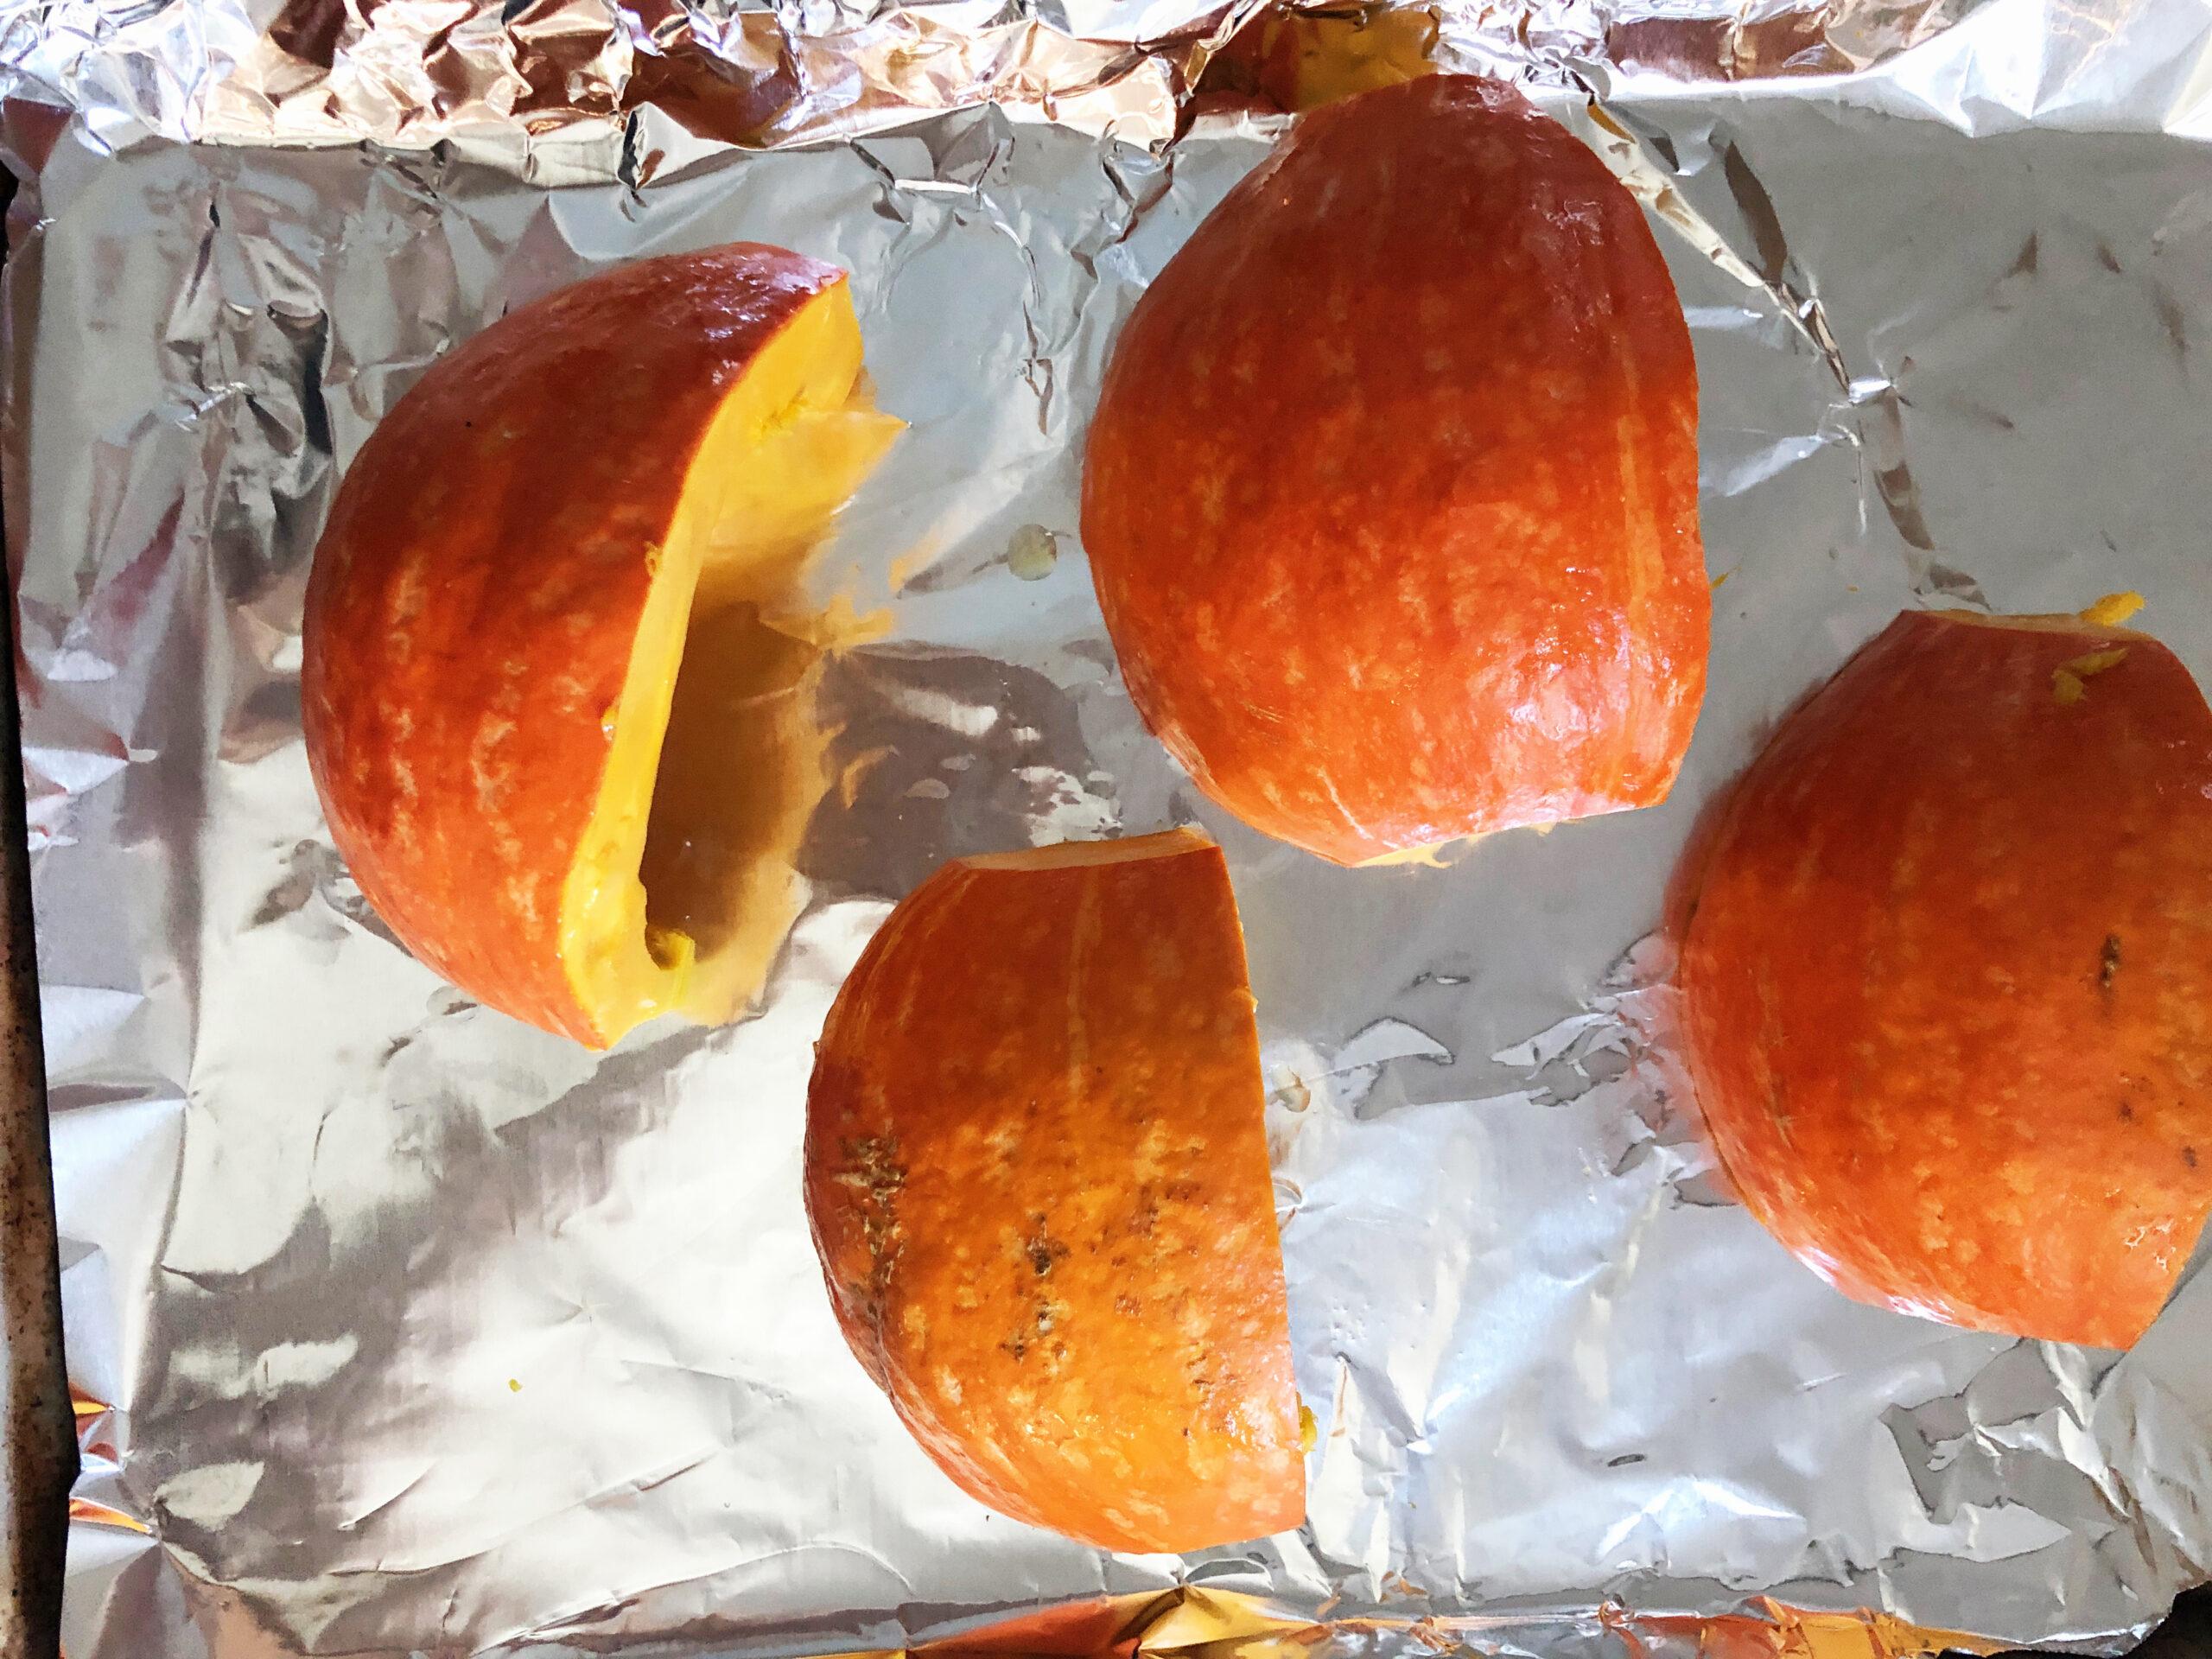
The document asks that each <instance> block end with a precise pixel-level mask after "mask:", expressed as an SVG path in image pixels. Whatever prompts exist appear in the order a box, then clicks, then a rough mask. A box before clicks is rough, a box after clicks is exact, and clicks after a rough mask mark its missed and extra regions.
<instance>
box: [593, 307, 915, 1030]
mask: <svg viewBox="0 0 2212 1659" xmlns="http://www.w3.org/2000/svg"><path fill="white" fill-rule="evenodd" d="M900 426H901V423H899V421H898V420H896V419H895V418H893V416H887V415H884V414H880V413H879V412H878V411H877V410H876V409H875V407H874V397H873V394H872V391H870V389H869V386H868V381H867V378H866V376H865V374H864V372H862V368H861V337H860V329H859V327H858V324H857V323H856V322H855V319H854V316H853V308H852V300H851V298H850V296H849V294H848V292H847V289H846V287H845V285H844V284H843V283H838V284H837V285H836V287H834V288H830V289H826V290H824V291H823V294H822V295H821V296H819V297H818V298H817V299H815V300H814V301H813V302H811V303H810V304H809V305H808V306H807V307H806V308H804V310H802V311H801V312H799V313H798V315H796V316H795V317H794V318H793V319H792V320H791V322H790V323H789V324H787V325H786V326H785V327H784V328H783V329H782V330H781V331H779V333H778V334H777V335H776V336H775V338H774V339H773V340H771V341H770V342H769V343H768V345H767V346H765V347H764V348H763V349H762V350H761V351H760V353H759V355H758V356H756V357H755V358H754V359H753V361H752V363H751V364H750V365H747V369H746V372H745V373H744V374H743V376H742V377H741V378H740V379H739V380H738V381H737V383H736V384H735V385H734V386H732V388H731V389H730V391H729V393H728V396H727V397H725V398H724V399H723V401H722V404H721V407H720V409H719V410H717V411H716V413H715V419H714V422H713V424H712V425H711V426H710V427H709V429H708V432H707V435H706V437H705V440H704V441H703V442H702V443H701V445H700V447H699V450H698V453H697V454H696V456H695V457H694V458H693V461H692V462H691V466H690V471H689V472H688V474H687V475H686V477H685V480H684V487H683V497H682V499H681V500H680V502H679V503H678V505H677V511H676V513H675V516H674V518H673V519H672V520H671V524H670V526H669V531H668V538H667V541H666V543H664V545H663V546H662V547H661V548H660V549H659V550H658V563H657V566H656V568H655V570H654V574H653V580H652V588H651V591H650V593H649V594H648V596H647V599H646V601H645V614H644V619H643V620H642V622H641V624H640V626H639V630H638V635H637V639H636V641H635V643H634V645H632V651H631V655H630V662H629V666H628V670H627V672H626V677H625V679H624V683H623V688H622V695H621V697H620V701H619V702H617V704H616V706H615V707H614V708H613V709H609V710H607V716H606V727H607V733H608V735H609V744H608V754H607V769H606V771H605V772H604V774H603V775H602V778H601V784H600V790H599V800H598V804H597V806H596V808H595V809H594V812H593V816H592V819H591V823H590V827H589V829H588V830H587V831H586V833H585V836H584V839H583V842H582V846H581V847H580V849H579V851H578V855H577V858H576V861H575V865H574V866H573V867H572V868H571V869H570V871H569V878H568V880H567V883H566V887H565V889H564V893H563V905H562V928H561V934H562V957H563V965H564V966H565V968H566V969H567V971H568V975H569V983H570V984H571V985H572V986H573V987H574V988H575V994H576V999H577V1001H579V1002H580V1003H581V1004H582V1007H584V1008H585V1010H586V1011H587V1012H588V1014H589V1015H590V1018H591V1020H592V1024H593V1027H594V1038H595V1039H596V1041H597V1042H598V1044H599V1045H600V1046H606V1045H608V1044H611V1043H613V1042H614V1041H616V1040H617V1039H620V1037H621V1035H622V1034H623V1033H625V1032H626V1031H628V1030H629V1029H630V1028H631V1027H633V1026H636V1025H638V1024H640V1023H641V1022H643V1021H645V1020H651V1019H652V1018H654V1017H655V1016H657V1015H659V1014H669V1013H680V1014H685V1015H687V1016H688V1017H690V1018H691V1019H693V1020H698V1021H700V1022H701V1023H702V1024H709V1025H715V1024H720V1023H721V1022H723V1021H725V1020H729V1019H732V1018H734V1016H735V1015H736V1014H738V1013H739V1012H740V1011H741V1009H742V1008H743V1007H745V1006H746V1004H747V1002H748V1001H751V1000H752V998H753V996H754V995H757V994H758V992H759V991H760V987H761V985H762V984H763V982H765V981H766V977H767V972H768V968H769V966H770V964H771V963H772V960H773V958H774V956H775V953H776V950H777V949H778V948H779V946H780V944H782V942H783V938H784V935H785V932H786V931H788V930H789V928H790V926H791V922H792V920H793V919H794V918H795V917H796V916H797V913H798V906H799V903H800V901H801V899H802V896H803V895H802V890H801V884H800V881H799V878H798V874H797V872H796V870H795V869H794V868H793V866H792V860H793V857H794V855H796V854H797V852H798V842H799V838H800V836H802V835H803V834H804V829H805V827H806V822H807V819H808V817H809V816H810V813H811V812H812V810H813V809H814V806H815V804H816V803H817V801H818V800H819V799H820V798H821V796H822V794H823V789H824V786H825V780H824V779H823V770H822V745H823V739H822V737H821V735H820V733H819V729H818V722H817V721H816V719H815V717H814V707H813V704H814V694H815V690H816V685H817V681H818V679H819V676H820V660H821V657H822V653H823V650H824V648H825V646H826V645H827V643H828V641H829V632H828V630H827V628H826V626H824V619H823V617H821V616H820V615H818V614H816V613H814V612H812V611H811V610H810V608H809V606H808V602H807V599H806V596H805V594H804V591H803V590H802V588H801V586H800V582H799V577H800V575H801V574H802V572H803V570H804V566H805V563H806V561H807V558H808V556H809V555H810V553H811V552H812V551H813V550H814V549H815V548H816V547H817V545H818V544H819V543H821V541H822V540H823V537H825V536H826V535H827V534H828V532H829V525H830V521H831V518H833V516H834V515H835V514H836V511H837V509H838V508H839V507H840V506H842V505H843V503H844V501H845V499H847V498H848V497H849V495H851V493H853V491H854V490H855V488H857V487H858V486H859V484H860V482H861V480H862V479H863V478H865V477H866V476H867V475H868V472H869V471H870V470H871V469H872V468H873V467H874V465H875V463H876V461H878V460H879V459H880V457H881V455H882V454H883V452H884V450H885V449H886V448H887V447H888V446H889V444H890V442H891V440H892V439H893V437H894V436H896V435H897V434H898V432H899V429H900Z"/></svg>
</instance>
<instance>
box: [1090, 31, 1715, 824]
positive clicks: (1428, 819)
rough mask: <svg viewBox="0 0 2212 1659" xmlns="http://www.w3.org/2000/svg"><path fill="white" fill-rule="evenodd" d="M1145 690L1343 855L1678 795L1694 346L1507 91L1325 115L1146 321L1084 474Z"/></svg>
mask: <svg viewBox="0 0 2212 1659" xmlns="http://www.w3.org/2000/svg"><path fill="white" fill-rule="evenodd" d="M1083 537H1084V546H1085V547H1086V549H1087V550H1088V551H1089V553H1090V563H1091V573H1092V576H1093V579H1094V580H1095V582H1096V586H1097V589H1098V599H1099V603H1100V605H1101V607H1103V610H1104V612H1105V616H1106V622H1107V626H1108V629H1109V632H1110V633H1111V634H1112V636H1113V640H1114V646H1115V650H1116V652H1117V654H1118V656H1119V658H1120V660H1121V664H1122V672H1123V673H1124V675H1125V676H1126V677H1127V679H1128V687H1129V694H1130V696H1132V697H1133V698H1135V702H1136V704H1137V707H1138V709H1140V710H1141V712H1142V713H1143V715H1144V716H1145V719H1146V721H1147V723H1148V724H1149V725H1150V727H1151V728H1152V730H1153V731H1154V734H1157V735H1158V736H1159V737H1160V741H1162V742H1163V743H1165V744H1166V746H1167V747H1168V749H1169V750H1170V751H1171V752H1173V754H1174V755H1175V757H1176V759H1177V760H1179V761H1181V762H1182V764H1183V765H1184V766H1185V768H1186V769H1187V770H1188V771H1189V772H1190V773H1191V775H1192V778H1193V779H1196V780H1197V782H1198V785H1199V786H1200V787H1201V788H1202V789H1204V790H1205V791H1206V793H1207V794H1209V795H1211V797H1212V798H1214V799H1215V800H1216V801H1217V802H1219V803H1220V804H1222V805H1224V806H1225V807H1227V808H1228V809H1229V810H1230V811H1232V812H1234V813H1236V815H1237V816H1238V817H1241V818H1243V820H1244V821H1245V822H1246V823H1250V824H1252V825H1254V826H1255V828H1257V829H1262V830H1264V831H1266V832H1267V833H1268V834H1269V835H1272V836H1277V837H1278V838H1280V839H1281V840H1284V841H1288V842H1294V844H1296V845H1298V846H1300V847H1304V848H1306V849H1308V850H1309V851H1312V852H1315V853H1319V854H1320V855H1323V856H1325V857H1327V858H1330V859H1333V860H1335V861H1338V862H1339V863H1346V864H1351V863H1358V862H1362V861H1366V860H1369V859H1372V858H1376V857H1378V856H1383V855H1389V854H1391V853H1394V852H1399V851H1402V850H1406V849H1412V848H1415V847H1421V846H1428V845H1433V844H1435V843H1437V842H1443V841H1446V840H1450V839H1452V838H1454V837H1457V836H1467V835H1475V834H1480V833H1484V832H1486V831H1489V830H1493V829H1509V828H1511V827H1513V826H1516V825H1519V824H1529V823H1550V822H1554V821H1556V820H1559V819H1564V818H1573V817H1583V816H1586V815H1588V814H1591V813H1597V812H1608V811H1615V810H1621V809H1624V808H1628V807H1636V806H1643V805H1649V804H1651V803H1653V802H1656V801H1658V800H1660V799H1662V798H1664V797H1665V795H1666V793H1667V791H1668V790H1669V787H1670V786H1671V785H1672V784H1673V781H1674V778H1675V772H1676V771H1677V770H1678V768H1679V766H1680V765H1681V757H1682V753H1683V751H1684V750H1685V749H1686V748H1687V747H1688V742H1689V737H1690V731H1691V728H1692V727H1693V725H1694V723H1695V721H1696V718H1697V711H1698V708H1699V705H1700V702H1701V700H1702V698H1703V696H1704V686H1705V664H1706V648H1707V618H1708V613H1709V608H1710V607H1709V601H1708V597H1707V581H1706V574H1705V564H1704V555H1703V550H1702V546H1701V543H1700V540H1699V535H1698V519H1697V379H1696V366H1695V363H1694V359H1693V358H1692V355H1691V350H1690V340H1689V331H1688V327H1687V325H1686V324H1685V322H1684V321H1683V318H1682V314H1681V306H1680V304H1679V303H1678V302H1677V301H1676V299H1675V291H1674V285H1673V282H1672V280H1671V278H1670V277H1669V275H1668V272H1667V268H1666V264H1665V263H1664V261H1663V260H1662V258H1661V257H1660V254H1659V251H1658V247H1657V245H1656V243H1655V242H1654V241H1653V240H1652V236H1651V232H1650V230H1649V227H1648V226H1646V225H1645V223H1644V220H1643V213H1641V211H1640V210H1639V209H1638V208H1637V205H1636V203H1635V201H1634V200H1633V199H1632V198H1630V195H1629V194H1628V192H1627V191H1626V190H1625V189H1624V188H1622V186H1621V185H1620V184H1619V183H1618V182H1617V181H1615V180H1614V179H1613V177H1612V175H1611V174H1609V173H1608V172H1606V170H1605V167H1604V165H1603V164H1602V163H1601V162H1599V161H1598V159H1597V158H1596V157H1595V156H1592V154H1591V153H1590V152H1589V151H1588V150H1587V149H1585V148H1584V147H1583V146H1582V145H1581V144H1580V143H1577V142H1576V141H1575V140H1574V139H1573V137H1571V136H1570V135H1569V134H1568V133H1567V131H1565V130H1563V129H1562V128H1560V126H1558V125H1557V124H1555V123H1553V122H1551V121H1549V120H1548V119H1546V118H1543V117H1542V116H1541V115H1540V114H1538V113H1537V112H1536V111H1535V109H1534V108H1533V107H1532V106H1530V105H1529V104H1528V103H1527V102H1526V101H1524V100H1523V99H1522V98H1521V96H1520V95H1519V94H1518V93H1517V92H1514V91H1513V90H1512V89H1510V87H1507V86H1503V84H1502V83H1499V82H1496V81H1491V80H1485V79H1479V78H1477V77H1471V76H1452V75H1437V76H1429V77H1426V78H1423V79H1416V80H1413V81H1408V82H1407V83H1405V84H1403V85H1402V86H1394V87H1390V88H1387V89H1385V90H1383V91H1379V92H1367V93H1363V94H1362V95H1360V96H1358V97H1356V98H1351V99H1345V100H1344V101H1342V102H1341V103H1338V104H1333V105H1327V106H1325V107H1324V108H1322V109H1319V110H1317V111H1313V113H1311V114H1309V115H1306V116H1304V117H1301V118H1300V122H1299V124H1298V125H1297V127H1296V128H1295V129H1294V130H1293V132H1292V134H1291V136H1290V137H1289V138H1288V139H1287V140H1286V141H1285V142H1284V143H1282V144H1281V146H1280V147H1279V148H1278V149H1277V150H1276V151H1275V153H1274V155H1273V156H1271V157H1269V159H1268V161H1266V162H1263V163H1262V165H1261V166H1260V167H1259V168H1257V169H1255V171H1254V172H1253V173H1252V174H1251V175H1249V176H1248V177H1247V178H1246V179H1244V180H1243V181H1242V182H1241V183H1240V184H1238V186H1237V187H1236V188H1235V189H1234V190H1232V191H1231V192H1230V194H1229V195H1228V197H1227V198H1226V199H1225V200H1224V201H1223V202H1222V203H1221V205H1220V206H1219V207H1217V208H1216V209H1215V210H1214V211H1213V213H1211V214H1210V215H1209V216H1208V217H1207V219H1206V220H1205V223H1204V224H1202V225H1201V226H1199V227H1198V231H1197V232H1196V233H1195V234H1194V235H1192V238H1191V239H1190V241H1189V242H1188V243H1187V244H1186V245H1185V246H1184V247H1183V248H1182V249H1181V251H1179V252H1178V253H1177V254H1176V256H1175V257H1174V258H1173V260H1171V261H1170V262H1169V263H1168V264H1167V266H1166V269H1165V270H1163V271H1162V272H1161V273H1160V277H1159V278H1158V279H1157V280H1156V281H1155V282H1154V283H1153V284H1152V286H1151V288H1150V289H1148V290H1147V292H1146V294H1145V296H1144V297H1143V299H1142V300H1141V302H1139V304H1138V306H1137V308H1136V309H1135V313H1134V314H1133V315H1131V317H1130V319H1129V321H1128V325H1127V327H1125V328H1124V329H1123V331H1122V336H1121V339H1120V340H1119V341H1118V342H1117V343H1116V348H1115V353H1114V358H1113V362H1112V365H1111V367H1110V369H1109V372H1108V375H1107V378H1106V383H1105V387H1104V390H1103V395H1102V397H1101V399H1100V403H1099V408H1098V414H1097V417H1096V421H1095V422H1094V423H1093V424H1092V427H1091V430H1090V439H1089V448H1088V452H1087V454H1086V458H1085V467H1084V492H1083Z"/></svg>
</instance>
